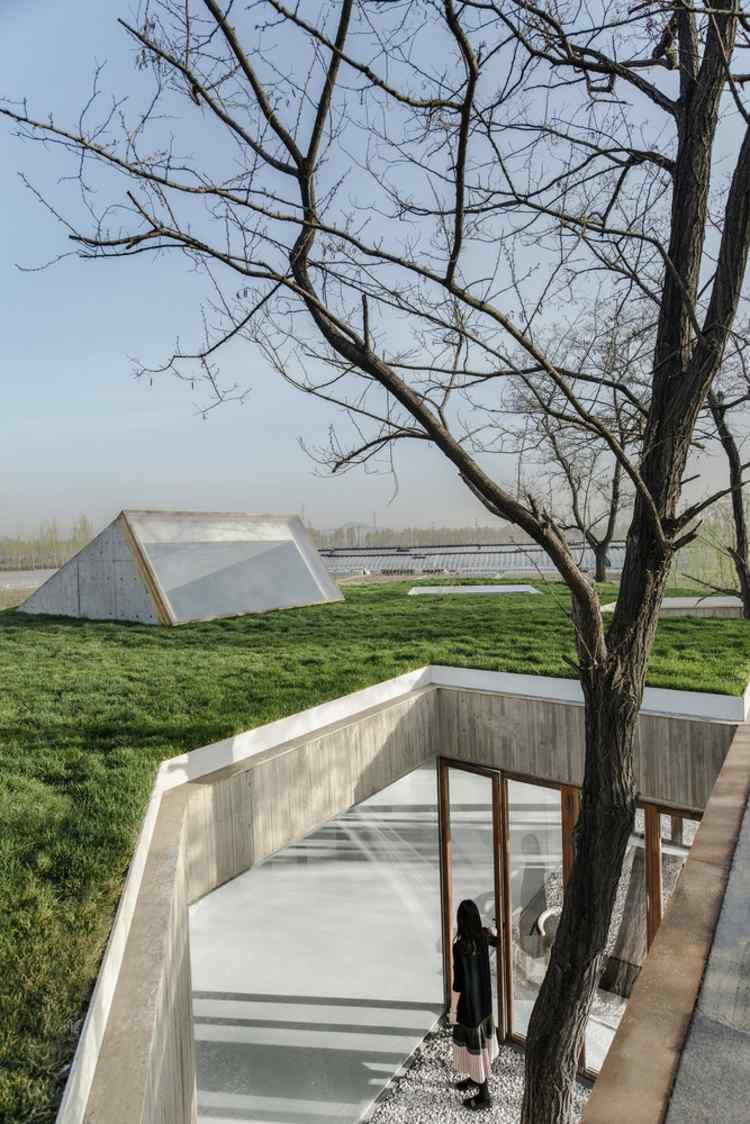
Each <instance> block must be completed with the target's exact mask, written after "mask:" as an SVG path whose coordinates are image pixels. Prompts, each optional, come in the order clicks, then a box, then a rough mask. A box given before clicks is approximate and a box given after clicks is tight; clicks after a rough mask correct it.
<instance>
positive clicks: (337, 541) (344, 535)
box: [307, 523, 530, 549]
mask: <svg viewBox="0 0 750 1124" xmlns="http://www.w3.org/2000/svg"><path fill="white" fill-rule="evenodd" d="M307 529H308V531H309V532H310V534H311V535H312V538H313V541H314V542H315V543H316V545H317V546H319V547H323V548H325V549H328V548H330V547H336V546H443V545H445V546H462V545H464V544H466V543H514V542H517V543H525V542H529V541H530V540H529V539H528V537H527V536H526V535H524V534H523V533H522V532H521V531H519V530H518V529H517V528H513V527H503V526H501V525H500V524H496V525H495V526H494V527H480V526H479V525H478V524H472V525H471V526H469V527H438V526H436V525H432V526H430V527H404V528H403V529H402V530H400V531H396V530H394V529H393V527H372V526H368V525H367V524H364V523H349V524H347V525H346V526H344V527H336V529H335V530H332V531H318V530H317V529H316V528H315V527H308V528H307Z"/></svg>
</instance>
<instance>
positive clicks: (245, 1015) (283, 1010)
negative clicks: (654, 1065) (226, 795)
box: [190, 764, 612, 1124]
mask: <svg viewBox="0 0 750 1124" xmlns="http://www.w3.org/2000/svg"><path fill="white" fill-rule="evenodd" d="M450 794H451V827H452V841H453V857H454V867H453V877H454V898H455V902H456V904H457V903H458V902H459V901H460V900H461V898H463V897H471V898H474V900H475V901H476V902H477V904H478V905H479V907H480V911H481V913H482V915H483V919H484V920H485V922H486V923H487V924H490V925H492V924H494V920H495V905H494V898H493V892H492V887H493V875H492V826H491V785H490V782H489V781H488V780H487V778H485V777H481V776H477V775H473V774H471V773H466V772H462V771H459V770H454V769H452V770H451V771H450ZM510 797H511V814H510V837H511V894H512V899H513V902H514V904H517V903H518V902H519V900H520V897H522V896H523V892H522V884H523V878H524V865H525V864H526V863H528V862H529V859H528V857H527V855H524V843H525V841H527V840H528V836H529V834H530V833H531V834H532V835H533V836H534V840H535V848H534V851H535V854H534V856H533V858H534V861H535V862H536V863H538V864H541V866H542V867H543V869H544V871H545V872H546V873H549V872H550V871H552V870H555V869H557V868H558V867H559V866H560V864H561V854H560V838H559V794H558V793H557V792H556V791H555V790H550V789H544V788H540V787H537V786H529V785H523V784H515V783H513V784H512V785H511V790H510ZM190 941H191V950H192V973H193V988H194V1013H195V1035H196V1052H197V1068H198V1106H199V1121H200V1122H201V1124H230V1122H232V1124H237V1122H238V1121H242V1122H245V1124H261V1122H262V1124H314V1122H316V1121H325V1120H335V1121H341V1122H345V1124H355V1122H356V1121H358V1120H360V1119H361V1117H362V1116H363V1115H364V1114H365V1113H366V1110H367V1109H368V1107H369V1106H370V1105H371V1103H372V1102H373V1101H374V1100H375V1098H376V1097H377V1096H378V1094H379V1093H380V1092H381V1090H382V1089H383V1088H384V1086H385V1085H386V1084H387V1083H388V1081H389V1080H390V1078H391V1077H392V1075H393V1074H394V1073H395V1072H396V1071H397V1070H398V1069H399V1067H400V1066H401V1065H402V1063H403V1062H404V1061H405V1060H406V1059H407V1058H408V1057H409V1056H410V1055H411V1054H412V1053H413V1051H414V1049H415V1048H416V1046H417V1045H418V1044H419V1043H420V1041H421V1040H422V1039H423V1037H424V1036H425V1034H426V1033H427V1032H428V1031H429V1030H430V1028H431V1027H432V1026H433V1025H434V1023H435V1021H436V1019H437V1018H438V1016H439V1014H440V1012H441V1010H442V996H443V984H442V957H441V936H440V878H439V851H438V833H437V808H436V777H435V767H434V764H433V765H430V766H426V767H424V768H421V769H418V770H417V771H416V772H414V773H412V774H411V775H410V776H408V777H405V778H403V779H402V780H400V781H398V782H397V783H396V784H395V785H391V786H390V787H389V788H387V789H385V790H384V791H383V792H381V793H379V794H378V795H377V796H375V797H373V798H372V799H370V800H367V801H365V802H364V803H363V804H360V805H358V806H356V807H355V808H352V809H350V810H349V811H348V812H346V813H344V814H343V815H341V816H338V817H337V818H336V819H335V820H332V821H331V822H330V823H328V824H325V825H324V826H323V827H322V828H320V829H319V830H318V831H317V832H315V833H314V834H312V835H311V836H308V837H307V838H306V839H304V840H303V841H301V842H299V843H296V844H293V845H292V846H290V847H287V848H286V849H285V850H283V851H282V852H280V853H279V854H277V855H275V856H273V857H272V858H270V859H268V860H266V862H264V863H262V864H261V865H260V866H258V867H256V868H254V869H253V870H251V871H248V872H247V873H246V874H244V875H241V876H240V877H239V878H236V879H234V880H233V881H232V882H230V883H228V884H227V885H225V886H223V887H221V888H220V889H218V890H216V891H214V893H212V894H209V895H208V896H207V897H205V898H203V899H202V900H201V901H200V902H198V903H197V904H196V905H194V906H193V907H192V908H191V919H190ZM541 968H542V971H543V965H541ZM495 974H496V973H495V965H494V963H493V976H494V975H495ZM537 987H538V983H536V982H533V983H531V982H530V981H529V980H528V979H522V978H521V977H520V974H519V975H516V976H515V977H514V988H513V991H514V1021H515V1022H516V1024H517V1029H519V1030H524V1029H525V1021H526V1020H527V1019H528V1014H529V1012H530V1010H531V1007H532V1005H533V1001H534V999H535V998H536V990H537ZM597 1031H598V1032H597ZM601 1031H605V1028H603V1027H602V1028H600V1029H599V1028H595V1027H593V1026H592V1025H591V1024H590V1026H589V1045H590V1047H591V1046H593V1045H594V1043H593V1042H592V1041H591V1035H592V1032H593V1034H594V1035H595V1037H596V1038H599V1036H600V1034H601ZM611 1033H612V1032H611V1031H609V1030H606V1031H605V1033H604V1035H603V1038H604V1039H605V1040H602V1041H601V1042H600V1043H599V1051H597V1052H601V1053H602V1054H603V1053H604V1052H606V1048H607V1047H608V1045H609V1037H611Z"/></svg>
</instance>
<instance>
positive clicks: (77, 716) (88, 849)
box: [0, 581, 750, 1124]
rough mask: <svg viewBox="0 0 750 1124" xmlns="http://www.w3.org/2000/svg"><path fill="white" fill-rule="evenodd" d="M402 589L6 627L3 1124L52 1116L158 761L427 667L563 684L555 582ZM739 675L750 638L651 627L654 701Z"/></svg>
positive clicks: (37, 620) (692, 625) (718, 626)
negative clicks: (492, 594) (492, 591)
mask: <svg viewBox="0 0 750 1124" xmlns="http://www.w3.org/2000/svg"><path fill="white" fill-rule="evenodd" d="M413 584H414V583H413V582H412V581H407V582H399V583H396V584H388V585H371V586H367V585H359V586H348V587H346V602H345V603H342V604H334V605H324V606H316V607H314V608H306V609H292V610H287V611H279V612H275V613H269V614H266V615H264V616H258V617H244V618H240V619H237V620H230V621H220V622H212V623H208V624H199V625H183V626H182V627H180V628H176V629H160V628H155V627H153V626H141V625H123V624H96V623H89V622H84V621H71V620H62V619H60V618H49V617H47V618H42V617H24V616H23V615H21V614H16V613H13V612H2V613H0V684H1V685H2V689H1V691H0V823H1V824H2V832H0V919H2V920H1V922H0V1122H2V1124H11V1122H13V1124H21V1122H27V1121H28V1122H31V1121H34V1122H51V1121H52V1120H53V1119H54V1114H55V1105H56V1103H57V1101H58V1100H59V1097H60V1094H61V1091H62V1085H63V1083H64V1079H65V1066H66V1064H67V1063H68V1062H69V1061H70V1059H71V1057H72V1054H73V1050H74V1047H75V1042H76V1038H77V1034H78V1031H79V1028H80V1024H81V1020H82V1018H83V1015H84V1012H85V1009H86V1003H87V1000H88V996H89V993H90V991H91V987H92V985H93V981H94V978H95V975H96V971H97V965H98V962H99V959H100V957H101V953H102V949H103V945H104V942H105V940H106V936H107V932H108V929H109V925H110V923H111V919H112V915H113V911H114V908H115V906H116V903H117V898H118V894H119V891H120V887H121V885H122V881H123V878H124V875H125V872H126V869H127V864H128V860H129V857H130V853H131V850H132V846H133V842H134V839H135V836H136V834H137V831H138V826H139V821H140V817H141V815H142V813H143V809H144V807H145V804H146V800H147V798H148V794H149V791H150V789H151V784H152V781H153V776H154V772H155V770H156V768H157V766H158V764H159V762H160V761H161V760H163V759H164V758H165V757H172V756H174V755H176V754H178V753H182V752H184V751H186V750H190V749H193V748H196V747H197V746H201V745H205V744H207V743H208V742H212V741H217V740H218V739H220V738H223V737H226V736H228V735H230V734H232V733H235V732H237V731H240V730H244V729H248V728H250V727H253V726H256V725H259V724H260V723H263V722H268V721H270V720H272V719H275V718H280V717H283V716H284V715H287V714H292V713H294V712H295V711H297V710H302V709H304V708H305V707H308V706H311V705H313V704H315V703H318V702H322V701H325V700H327V699H332V698H336V697H337V696H339V695H343V694H347V693H348V692H350V691H354V690H357V689H358V688H360V687H365V686H368V685H370V684H373V683H378V682H380V681H381V680H383V679H387V678H389V677H391V676H394V675H398V674H399V673H401V672H403V671H408V670H410V669H412V668H414V667H418V666H420V665H422V664H427V663H447V664H455V665H461V666H465V667H480V668H489V669H493V670H503V671H517V672H527V673H532V674H537V675H558V676H566V677H570V676H572V674H573V673H572V670H571V667H570V665H569V664H568V663H566V657H572V656H573V654H574V648H573V635H572V629H571V625H570V622H569V619H568V616H567V607H568V604H569V597H568V594H567V591H566V590H565V589H564V587H563V586H561V585H558V584H552V583H547V584H545V583H542V584H540V585H539V588H540V589H541V590H542V591H543V594H542V596H534V597H532V596H520V595H519V596H513V597H509V598H508V599H507V600H505V599H501V598H498V599H495V598H491V599H490V598H487V597H477V598H465V597H461V598H456V599H449V598H441V599H433V598H428V597H406V596H405V594H406V591H407V590H408V589H409V588H410V587H411V586H412V585H413ZM602 592H603V594H607V595H609V594H612V595H613V594H614V592H615V590H614V587H603V589H602ZM674 592H690V591H689V590H670V593H674ZM603 599H604V600H607V599H609V597H608V596H605V597H604V598H603ZM749 677H750V628H748V625H747V624H746V623H745V622H743V621H739V620H736V621H735V620H697V619H684V620H679V619H674V618H672V619H668V620H664V621H663V622H662V623H661V624H660V626H659V631H658V636H657V641H656V648H655V652H654V656H653V658H652V661H651V667H650V671H649V677H648V681H649V683H650V684H652V685H653V686H659V687H676V688H685V689H693V690H700V691H715V692H720V693H723V694H739V693H741V692H742V690H743V689H744V687H745V684H746V683H747V680H748V678H749Z"/></svg>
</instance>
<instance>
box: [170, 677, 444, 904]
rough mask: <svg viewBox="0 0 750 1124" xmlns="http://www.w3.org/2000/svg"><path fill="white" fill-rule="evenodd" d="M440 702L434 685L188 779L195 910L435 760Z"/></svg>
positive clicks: (191, 889)
mask: <svg viewBox="0 0 750 1124" xmlns="http://www.w3.org/2000/svg"><path fill="white" fill-rule="evenodd" d="M436 705H437V691H436V690H435V688H434V687H427V688H423V689H420V690H416V691H412V692H411V693H410V694H409V695H407V696H406V698H404V699H403V700H400V701H398V702H395V703H390V704H386V705H385V706H377V707H371V708H369V709H368V710H366V711H364V712H362V714H360V715H359V716H358V717H357V719H356V720H355V721H354V722H352V721H351V720H350V719H346V720H343V721H341V722H336V723H332V724H331V725H329V726H326V727H324V728H323V729H321V730H319V731H317V732H316V734H315V736H314V737H309V736H308V737H301V738H295V739H294V740H293V741H290V742H288V743H287V744H286V745H285V746H283V747H282V748H280V749H273V750H267V751H266V752H265V753H262V754H258V755H257V756H256V757H253V758H252V759H251V760H250V761H249V762H239V763H237V764H236V765H231V766H228V767H227V768H225V769H221V770H219V771H218V772H215V773H211V774H210V775H209V776H208V777H205V778H204V779H202V780H200V781H191V782H190V783H189V785H188V787H189V788H190V790H191V799H190V814H189V816H188V828H187V847H188V881H189V894H190V901H191V903H192V902H194V901H196V900H197V899H198V898H200V897H202V896H203V895H204V894H207V893H209V891H211V890H215V889H216V887H217V886H220V885H221V884H222V883H224V882H227V881H229V879H231V878H235V877H236V876H237V875H238V874H240V873H242V871H245V870H248V869H249V868H250V867H251V866H254V865H255V863H258V862H260V861H261V859H264V858H266V857H267V856H268V855H272V854H273V853H274V852H275V851H279V850H281V848H282V847H286V846H287V844H288V843H291V842H293V841H294V840H295V839H301V838H302V837H303V836H305V835H307V834H308V832H311V831H313V830H314V829H315V828H317V827H319V826H320V825H321V824H324V823H326V822H327V821H328V820H330V819H332V818H333V816H335V815H338V813H339V812H343V811H346V809H347V808H350V807H351V806H352V804H357V803H359V802H360V801H361V800H366V799H367V797H368V796H372V795H374V794H375V793H376V792H380V791H381V789H383V788H386V786H387V785H389V784H393V782H394V781H396V780H398V779H399V777H402V776H404V775H405V774H406V773H410V772H412V770H414V769H416V768H417V766H418V765H421V764H422V763H423V762H424V761H426V760H427V759H428V758H430V757H434V756H435V754H436V753H437V752H438V731H437V727H436V724H435V715H436ZM175 791H179V789H178V790H175Z"/></svg>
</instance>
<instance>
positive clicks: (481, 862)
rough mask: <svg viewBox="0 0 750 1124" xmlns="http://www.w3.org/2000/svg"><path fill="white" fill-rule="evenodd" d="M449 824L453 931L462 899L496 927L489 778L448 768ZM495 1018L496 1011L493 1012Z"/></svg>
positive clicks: (494, 986) (494, 978) (492, 967)
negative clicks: (451, 860)
mask: <svg viewBox="0 0 750 1124" xmlns="http://www.w3.org/2000/svg"><path fill="white" fill-rule="evenodd" d="M449 785H450V825H451V844H452V852H453V917H452V918H451V924H452V926H453V933H454V934H455V927H456V910H457V909H458V905H459V902H461V901H463V900H464V898H471V899H472V900H473V901H474V902H476V905H477V908H478V910H479V913H480V915H481V917H482V921H483V923H484V924H485V925H486V926H487V927H488V928H491V929H497V928H498V925H499V924H500V918H499V916H498V911H497V908H496V903H495V857H494V841H493V833H492V781H491V779H490V778H489V777H484V776H481V775H480V774H478V773H471V772H468V771H467V770H465V769H450V770H449ZM490 972H491V975H492V991H493V996H492V998H493V1010H494V1011H495V1012H497V956H496V954H495V950H494V948H490ZM495 1018H496V1019H497V1014H495Z"/></svg>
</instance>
